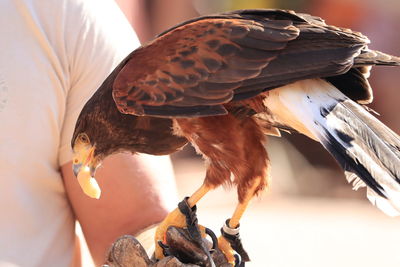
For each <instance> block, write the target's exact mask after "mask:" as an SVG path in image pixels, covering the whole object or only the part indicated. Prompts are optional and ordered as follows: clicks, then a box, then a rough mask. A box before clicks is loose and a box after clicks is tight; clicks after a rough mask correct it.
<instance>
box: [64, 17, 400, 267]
mask: <svg viewBox="0 0 400 267" xmlns="http://www.w3.org/2000/svg"><path fill="white" fill-rule="evenodd" d="M368 44H369V40H368V38H367V37H365V36H364V35H362V34H361V33H358V32H354V31H352V30H349V29H343V28H339V27H335V26H331V25H327V24H326V23H325V22H324V21H323V20H322V19H321V18H318V17H315V16H311V15H308V14H299V13H295V12H293V11H284V10H268V9H257V10H238V11H233V12H229V13H223V14H216V15H209V16H202V17H199V18H195V19H192V20H189V21H186V22H184V23H181V24H179V25H177V26H175V27H173V28H171V29H169V30H167V31H165V32H163V33H162V34H160V35H159V36H158V37H157V38H156V39H155V40H153V41H152V42H150V43H148V44H146V45H144V46H142V47H140V48H138V49H136V50H135V51H133V52H132V53H131V54H129V55H128V56H127V57H126V58H125V59H124V60H123V61H122V62H121V63H120V64H119V65H118V66H117V67H116V68H115V70H114V71H113V72H112V73H111V74H110V75H109V76H108V78H107V79H106V80H105V81H104V82H103V84H102V85H101V86H100V88H99V89H98V90H97V91H96V92H95V94H94V95H93V96H92V97H91V99H90V100H89V101H88V102H87V103H86V105H85V106H84V108H83V110H82V112H81V114H80V116H79V118H78V120H77V123H76V128H75V132H74V134H73V138H72V142H71V144H72V148H73V151H74V159H73V168H74V173H75V175H77V177H78V180H79V182H80V184H81V186H82V188H83V190H84V191H85V192H86V193H87V194H89V195H91V196H94V197H99V189H98V188H97V184H96V182H95V180H94V175H95V171H96V168H98V166H99V165H100V164H101V162H102V160H103V159H104V158H105V157H107V156H108V155H110V154H113V153H117V152H121V151H129V152H132V153H148V154H153V155H164V154H170V153H173V152H175V151H177V150H179V149H181V148H182V147H183V146H184V145H186V144H187V143H191V144H192V145H193V146H194V147H195V148H196V150H197V151H198V153H200V154H202V155H203V157H204V159H205V161H206V163H207V171H206V176H205V178H204V182H203V184H202V185H201V187H200V188H199V189H198V190H197V191H196V192H194V194H192V195H191V196H190V197H189V198H188V200H187V203H188V205H189V206H190V207H193V206H194V205H195V204H196V203H197V202H198V201H199V200H200V199H201V198H202V197H203V196H204V195H205V194H206V193H207V192H208V191H210V190H212V189H214V188H216V187H218V186H220V185H223V184H233V185H234V186H236V187H237V193H238V204H237V207H236V209H235V211H234V213H233V215H232V217H231V218H230V219H229V220H228V221H227V223H226V225H224V230H225V232H230V233H236V232H237V231H236V229H237V227H238V226H239V222H240V218H241V217H242V215H243V212H244V211H245V209H246V207H247V205H248V203H249V201H250V200H251V199H252V198H253V196H255V195H257V193H259V192H261V191H262V190H264V189H265V188H266V187H268V175H269V169H270V167H269V159H268V155H267V152H266V150H265V147H264V144H265V135H279V133H280V130H285V131H287V130H288V131H293V132H298V133H302V134H304V135H306V136H308V137H310V138H312V139H314V140H316V141H318V142H320V143H321V144H322V145H323V146H324V147H325V148H326V149H327V150H328V151H329V152H330V154H331V155H332V156H333V157H334V158H335V159H336V160H337V161H338V163H339V164H340V165H341V167H343V169H344V171H345V174H346V177H347V179H348V181H349V183H353V185H354V186H355V187H356V188H358V187H360V186H366V187H367V196H368V199H369V200H370V201H371V202H372V203H373V204H375V205H376V206H377V207H379V208H380V209H382V210H383V211H384V212H386V213H388V214H390V215H397V214H399V212H400V194H399V193H400V151H399V149H400V140H399V136H398V135H397V134H396V133H394V132H393V131H391V130H390V129H389V128H388V127H386V126H385V125H383V124H382V123H381V122H380V121H379V120H377V119H376V118H375V117H374V116H372V115H371V114H370V113H369V112H368V110H367V109H366V108H365V107H364V106H363V105H365V104H368V103H370V102H371V101H372V89H371V87H370V85H369V83H368V81H367V78H368V76H369V71H370V68H371V66H374V65H384V66H399V65H400V58H398V57H394V56H390V55H387V54H384V53H382V52H379V51H373V50H370V49H368V46H367V45H368ZM169 225H175V226H184V225H185V220H184V217H183V215H182V214H181V213H180V211H179V210H178V209H176V210H175V211H173V212H172V213H170V214H169V215H168V216H167V218H166V219H165V220H164V221H163V222H162V223H161V225H160V226H159V228H158V230H157V233H156V242H157V244H156V245H157V248H156V257H158V258H161V257H162V256H163V255H162V250H161V247H160V246H159V245H158V241H162V240H163V234H164V232H165V230H166V228H167V226H169ZM219 245H220V247H221V248H222V249H223V251H224V253H225V255H226V257H227V258H228V260H229V261H230V262H233V250H232V246H233V245H231V243H230V242H228V241H227V238H226V237H224V236H223V237H220V238H219ZM234 248H235V247H234ZM242 253H243V251H242ZM242 256H243V255H242ZM244 257H246V255H244Z"/></svg>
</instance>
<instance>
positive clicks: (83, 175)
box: [77, 167, 101, 199]
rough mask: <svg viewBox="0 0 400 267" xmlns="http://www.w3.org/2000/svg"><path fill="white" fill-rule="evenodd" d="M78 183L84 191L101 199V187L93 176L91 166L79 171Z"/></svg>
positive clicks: (92, 196)
mask: <svg viewBox="0 0 400 267" xmlns="http://www.w3.org/2000/svg"><path fill="white" fill-rule="evenodd" d="M77 179H78V183H79V185H80V186H81V188H82V190H83V192H84V193H85V194H86V195H88V196H89V197H91V198H96V199H99V198H100V195H101V189H100V187H99V184H98V183H97V181H96V179H94V178H93V177H91V175H90V168H89V167H84V168H82V169H81V171H80V172H79V173H78V176H77Z"/></svg>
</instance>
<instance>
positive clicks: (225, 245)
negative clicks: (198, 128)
mask: <svg viewBox="0 0 400 267" xmlns="http://www.w3.org/2000/svg"><path fill="white" fill-rule="evenodd" d="M218 247H219V249H220V250H221V251H222V253H224V255H225V258H226V260H227V261H228V262H229V263H230V264H232V266H235V256H234V255H235V251H234V250H233V249H232V247H231V244H229V242H228V241H227V240H226V239H225V238H224V237H223V236H220V237H218Z"/></svg>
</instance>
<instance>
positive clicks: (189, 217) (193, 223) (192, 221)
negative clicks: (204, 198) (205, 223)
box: [178, 197, 215, 266]
mask: <svg viewBox="0 0 400 267" xmlns="http://www.w3.org/2000/svg"><path fill="white" fill-rule="evenodd" d="M188 199H189V198H188V197H185V198H184V199H183V200H182V201H181V202H179V204H178V208H179V210H180V212H182V214H183V215H185V217H186V225H187V229H188V232H189V235H190V237H191V238H192V240H193V241H194V242H195V243H196V244H198V245H199V246H200V247H201V249H202V250H203V251H204V253H205V254H206V255H207V258H208V260H209V262H210V265H211V266H215V263H214V261H213V259H212V257H211V254H210V251H209V250H208V248H207V247H206V245H205V244H204V242H203V238H202V237H201V233H200V230H199V225H198V220H197V215H196V211H197V207H196V205H195V206H193V207H192V208H190V206H189V203H188Z"/></svg>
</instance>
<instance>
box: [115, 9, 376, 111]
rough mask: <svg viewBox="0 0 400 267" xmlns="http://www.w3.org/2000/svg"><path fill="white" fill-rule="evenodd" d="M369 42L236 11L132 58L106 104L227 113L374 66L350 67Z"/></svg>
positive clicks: (272, 15) (204, 20)
mask: <svg viewBox="0 0 400 267" xmlns="http://www.w3.org/2000/svg"><path fill="white" fill-rule="evenodd" d="M368 42H369V40H368V39H367V38H366V37H365V36H363V35H362V34H360V33H357V32H353V31H351V30H348V29H342V28H338V27H334V26H329V25H326V24H325V23H324V21H323V20H321V19H320V18H318V17H313V16H310V15H307V14H298V15H296V14H295V13H294V12H287V11H281V10H240V11H235V12H232V13H226V14H219V15H212V16H205V17H201V18H196V19H193V20H190V21H188V22H185V23H182V24H180V25H178V26H176V27H174V28H172V29H170V30H168V31H166V32H165V33H163V34H162V35H161V36H159V37H158V38H157V39H155V40H154V41H153V42H152V43H150V44H148V45H147V46H144V47H142V48H140V49H138V50H136V51H134V52H132V53H131V54H130V55H129V56H128V57H129V59H128V60H127V63H126V65H125V66H124V67H123V68H122V70H121V71H120V72H119V74H118V76H117V77H116V79H115V82H114V86H113V97H114V100H115V102H116V104H117V107H118V109H119V110H120V111H121V112H123V113H130V114H135V115H150V116H159V117H193V116H210V115H220V114H226V113H227V110H226V108H225V107H224V104H226V103H228V102H230V101H232V100H234V101H237V100H243V99H248V98H251V97H254V96H255V95H257V94H259V93H261V92H262V91H265V90H269V89H273V88H275V87H278V86H282V85H285V84H287V83H291V82H295V81H298V80H301V79H307V78H321V77H330V76H335V75H340V74H344V73H346V72H347V71H348V70H349V69H350V68H351V67H353V64H354V62H355V61H356V63H357V66H358V65H370V64H380V63H379V62H378V63H376V62H377V60H376V58H373V59H369V60H368V61H365V60H364V61H365V62H364V61H361V60H358V61H357V56H358V55H360V53H361V52H362V51H367V49H366V44H368ZM363 54H365V53H363ZM364 57H365V56H364ZM359 88H361V87H359ZM360 90H364V89H363V88H361V89H360ZM360 95H365V94H363V93H361V94H360Z"/></svg>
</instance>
